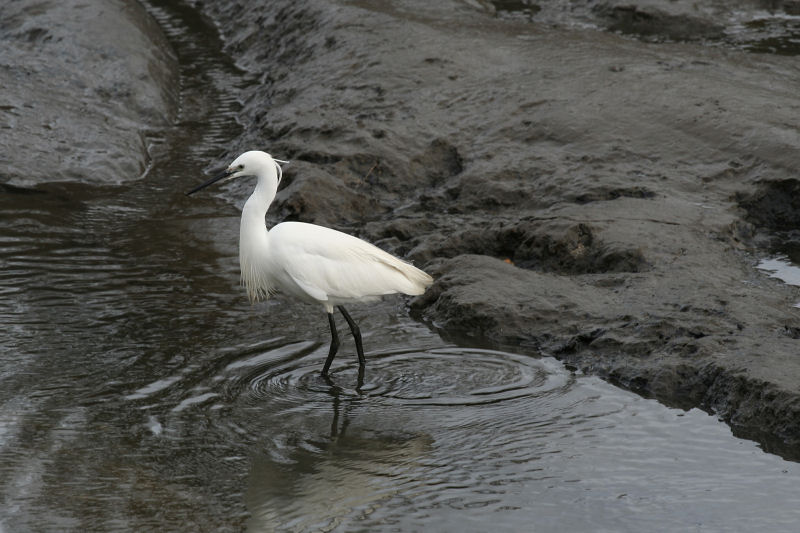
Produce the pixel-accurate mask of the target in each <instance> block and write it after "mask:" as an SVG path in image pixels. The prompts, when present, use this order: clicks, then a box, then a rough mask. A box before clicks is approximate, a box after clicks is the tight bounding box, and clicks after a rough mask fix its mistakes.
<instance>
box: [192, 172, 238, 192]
mask: <svg viewBox="0 0 800 533" xmlns="http://www.w3.org/2000/svg"><path fill="white" fill-rule="evenodd" d="M234 172H236V171H235V170H233V169H231V168H228V169H225V171H224V172H221V173H220V174H218V175H216V176H214V177H213V178H211V179H210V180H208V181H207V182H205V183H201V184H200V185H198V186H197V187H195V188H194V189H192V190H191V191H189V192H187V193H186V196H189V195H190V194H194V193H196V192H197V191H199V190H200V189H205V188H206V187H208V186H209V185H211V184H214V183H216V182H218V181H219V180H221V179H225V178H227V177H228V176H230V175H231V174H233V173H234Z"/></svg>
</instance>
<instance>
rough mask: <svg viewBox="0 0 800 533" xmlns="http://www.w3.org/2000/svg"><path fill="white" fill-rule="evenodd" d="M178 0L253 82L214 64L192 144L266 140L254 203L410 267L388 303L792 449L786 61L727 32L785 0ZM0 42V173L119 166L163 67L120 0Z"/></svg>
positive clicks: (10, 16)
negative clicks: (260, 194)
mask: <svg viewBox="0 0 800 533" xmlns="http://www.w3.org/2000/svg"><path fill="white" fill-rule="evenodd" d="M62 4H63V5H62ZM767 4H768V5H767ZM195 5H196V7H197V9H200V10H202V11H203V12H204V14H205V15H206V16H208V17H209V18H210V19H212V20H213V21H214V22H215V23H216V24H217V25H218V27H219V29H220V32H221V34H222V36H223V39H224V42H225V43H226V50H227V52H228V53H229V54H230V55H231V57H232V58H233V59H234V60H235V61H236V63H237V64H238V65H239V66H240V67H242V68H243V69H245V70H246V71H247V72H248V79H253V80H257V82H256V83H253V84H250V85H249V86H248V87H246V88H244V89H241V88H239V87H233V86H232V87H231V91H232V94H231V96H232V97H236V98H240V99H241V100H242V104H243V107H242V109H241V112H240V113H239V116H238V119H239V121H240V122H241V124H242V125H243V126H244V132H243V133H242V134H241V135H240V136H239V137H238V138H237V139H236V140H235V141H234V142H233V143H231V144H230V145H229V146H224V147H220V150H221V152H223V151H224V152H226V153H221V154H220V160H219V161H217V162H209V164H210V165H211V166H221V165H223V164H224V163H226V162H228V161H229V160H230V159H231V158H232V157H234V156H235V155H237V154H238V153H239V152H241V151H244V150H248V149H264V150H267V151H269V152H271V153H273V154H274V155H275V156H276V157H280V158H284V159H291V160H292V163H291V164H290V165H288V166H287V167H286V171H285V177H284V183H283V186H282V189H281V191H280V192H279V194H278V198H277V202H276V205H275V206H273V208H272V210H271V211H270V213H269V214H268V218H270V220H269V222H270V223H276V222H278V221H280V220H304V221H310V222H316V223H321V224H326V225H330V226H332V227H335V228H338V229H341V230H344V231H349V232H351V233H355V234H358V235H360V236H361V237H364V238H366V239H369V240H371V241H373V242H375V243H376V244H378V245H380V246H382V247H383V248H385V249H387V250H389V251H391V252H393V253H396V254H399V255H401V256H404V257H406V258H408V259H410V260H412V261H414V262H415V263H416V264H417V265H419V266H421V267H423V268H425V269H426V270H428V271H429V272H430V273H432V274H433V275H434V276H435V278H436V282H435V284H434V285H433V287H432V288H431V289H430V290H429V292H428V293H427V294H425V295H424V296H422V297H419V298H417V299H415V300H413V301H412V303H411V306H412V312H414V313H416V315H417V316H418V317H420V318H421V319H423V320H425V321H427V322H428V323H429V324H431V325H432V326H433V327H435V328H437V329H438V330H439V331H441V332H442V333H443V334H444V335H446V336H450V337H454V338H467V339H468V342H470V343H488V344H493V345H501V346H504V347H506V348H508V347H511V348H514V349H516V350H519V351H522V352H525V353H532V354H536V353H542V354H549V355H554V356H556V357H558V358H560V359H562V360H563V361H565V362H566V363H567V364H569V365H572V366H574V367H575V368H577V369H580V370H582V371H584V372H589V373H594V374H597V375H600V376H603V377H605V378H607V379H609V380H612V381H613V382H615V383H617V384H620V385H622V386H625V387H628V388H630V389H632V390H635V391H637V392H640V393H641V394H644V395H648V396H652V397H655V398H658V399H659V400H661V401H664V402H666V403H668V404H671V405H677V406H681V407H691V406H700V407H702V408H705V409H707V410H710V411H713V412H716V413H718V414H719V416H720V417H722V418H724V419H725V420H727V421H728V422H729V423H730V424H731V426H732V427H733V428H734V429H735V430H737V431H738V432H739V433H740V434H744V435H748V436H752V437H754V438H757V439H759V440H760V441H761V442H762V443H764V444H765V447H766V448H767V449H772V450H775V451H778V452H780V453H782V454H784V455H787V456H792V457H794V458H798V457H800V349H799V348H800V309H798V308H795V307H794V304H795V303H797V302H798V300H800V290H798V289H797V288H794V287H791V286H787V285H784V284H782V283H781V282H779V281H777V280H775V279H772V278H770V277H768V276H767V275H766V274H764V273H762V272H760V271H758V270H757V269H756V268H755V265H756V263H757V260H758V258H759V257H761V256H762V255H763V254H765V253H767V247H769V246H772V245H773V244H774V243H775V241H776V239H777V240H780V239H781V238H784V237H785V238H789V237H792V236H793V235H794V233H793V230H797V229H798V228H800V199H798V198H800V196H799V195H798V193H800V178H799V177H798V175H797V169H798V168H800V150H798V147H799V146H800V130H799V129H798V128H799V125H798V121H799V120H800V100H799V99H798V87H799V86H800V64H798V62H797V58H796V57H791V56H782V55H780V54H778V53H773V54H755V53H750V52H748V51H746V49H748V46H745V44H746V43H744V44H743V43H742V42H741V41H742V38H741V34H737V33H735V32H732V31H731V28H733V27H735V26H736V25H737V24H740V21H739V19H737V17H741V14H742V13H747V12H750V11H752V10H760V9H766V8H770V9H777V10H781V9H782V10H784V12H785V13H786V14H787V15H791V14H792V13H794V10H796V12H797V13H800V5H799V4H798V3H797V2H792V1H787V2H777V3H776V2H757V1H755V0H754V1H750V2H747V1H742V2H732V3H722V2H712V1H709V2H684V1H678V2H646V1H642V2H624V3H623V2H613V1H609V2H602V3H595V2H588V1H583V2H582V1H578V0H576V1H575V2H572V3H570V4H569V6H570V8H569V9H567V10H561V11H559V10H558V9H557V8H554V7H553V6H563V5H566V4H565V3H562V2H559V3H542V5H541V6H538V5H536V4H533V3H531V2H501V1H497V2H487V1H485V0H462V1H457V0H442V1H439V2H423V1H420V0H397V1H392V2H389V1H380V0H377V1H360V0H355V1H350V2H348V1H344V0H341V1H317V0H308V1H295V0H275V1H273V2H270V3H269V5H268V6H265V5H264V4H263V3H262V2H251V1H248V0H204V1H203V2H202V3H200V2H197V3H196V4H195ZM509 5H511V6H517V7H518V6H519V5H523V6H526V8H525V10H520V9H517V8H516V7H515V9H508V7H509ZM120 6H123V7H120ZM665 6H666V7H665ZM104 7H109V8H108V9H104ZM23 8H24V9H23ZM504 9H505V11H504ZM504 13H506V14H505V15H504ZM795 14H796V13H795ZM506 15H507V16H506ZM87 20H91V21H93V23H92V24H88V25H87V24H86V23H85V21H87ZM76 27H79V28H84V31H81V32H76V31H74V28H76ZM71 28H72V29H71ZM764 28H765V26H764V25H762V26H757V27H756V29H755V30H754V31H758V32H763V31H766V30H765V29H764ZM615 32H616V33H615ZM621 34H622V35H621ZM0 40H2V43H3V46H4V51H3V54H2V64H0V69H2V71H3V74H2V84H3V101H2V102H0V116H2V117H3V120H2V127H3V128H5V130H4V133H3V134H2V135H0V153H1V157H2V159H3V161H2V175H0V183H3V184H7V185H6V186H8V185H11V186H23V187H29V186H36V185H37V184H40V183H44V182H49V181H70V180H81V181H85V180H86V179H90V180H91V179H95V178H96V179H97V181H98V183H114V182H121V181H125V180H131V179H136V178H137V177H139V176H140V175H141V174H142V172H144V171H145V170H146V165H147V158H148V155H147V142H148V140H147V139H148V131H150V129H151V128H156V129H157V128H158V127H159V126H163V125H164V124H166V123H169V122H170V121H171V120H173V119H174V117H175V113H176V111H177V107H176V106H177V103H176V101H175V100H176V94H177V93H176V92H175V91H176V88H177V84H178V80H177V74H176V72H177V68H176V66H175V59H174V57H172V55H171V53H170V52H169V46H168V45H167V44H166V43H165V42H164V39H163V36H162V35H161V33H160V30H159V28H158V27H157V25H156V24H155V23H154V22H153V21H152V20H151V19H149V18H148V16H147V15H146V13H144V11H143V10H142V8H141V7H140V6H139V5H138V4H136V3H134V2H123V1H122V0H89V1H87V2H83V3H82V4H81V7H76V6H75V5H73V4H71V3H57V2H56V3H45V4H41V5H39V7H37V9H35V10H32V9H31V5H30V4H29V3H27V2H23V3H15V2H5V3H3V4H2V6H0ZM740 45H741V46H740ZM781 50H782V51H783V52H786V50H784V49H781ZM31 146H35V150H32V149H31V148H30V147H31ZM2 187H3V186H2V185H0V190H2V189H1V188H2ZM230 187H231V188H234V189H235V194H231V192H230V191H223V192H217V194H225V196H226V197H237V198H244V197H246V195H247V194H249V192H250V187H251V184H249V183H245V182H241V183H240V182H234V184H233V185H231V186H230ZM182 192H183V191H176V194H182Z"/></svg>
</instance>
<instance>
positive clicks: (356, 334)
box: [336, 305, 367, 374]
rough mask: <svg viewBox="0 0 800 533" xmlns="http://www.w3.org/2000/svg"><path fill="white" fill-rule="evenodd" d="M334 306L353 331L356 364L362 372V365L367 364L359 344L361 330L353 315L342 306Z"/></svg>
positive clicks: (362, 348)
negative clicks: (356, 355)
mask: <svg viewBox="0 0 800 533" xmlns="http://www.w3.org/2000/svg"><path fill="white" fill-rule="evenodd" d="M336 308H337V309H338V310H339V312H340V313H342V316H343V317H344V319H345V320H347V325H348V326H350V331H352V332H353V338H354V339H355V340H356V352H358V366H359V368H360V369H362V374H363V368H364V365H366V364H367V360H366V359H365V358H364V347H363V346H362V344H361V330H360V329H358V324H356V322H355V320H353V317H351V316H350V313H348V312H347V311H346V310H345V308H344V307H342V306H341V305H337V306H336Z"/></svg>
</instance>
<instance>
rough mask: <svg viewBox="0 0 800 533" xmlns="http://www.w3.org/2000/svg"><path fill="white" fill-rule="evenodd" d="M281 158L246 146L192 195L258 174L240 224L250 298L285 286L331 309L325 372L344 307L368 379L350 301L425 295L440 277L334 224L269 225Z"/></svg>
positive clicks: (335, 345) (242, 261)
mask: <svg viewBox="0 0 800 533" xmlns="http://www.w3.org/2000/svg"><path fill="white" fill-rule="evenodd" d="M279 163H286V162H285V161H281V160H279V159H273V158H272V156H271V155H269V154H267V153H265V152H260V151H250V152H245V153H243V154H242V155H240V156H239V157H237V158H236V160H235V161H234V162H233V163H232V164H231V165H230V166H229V167H228V168H227V169H226V170H225V171H224V172H222V173H221V174H219V175H217V176H215V177H213V178H211V179H210V180H208V181H206V182H205V183H203V184H201V185H198V186H197V187H195V188H194V189H192V190H191V191H189V192H188V193H186V194H187V195H189V194H193V193H195V192H197V191H199V190H200V189H203V188H205V187H208V186H209V185H211V184H212V183H216V182H218V181H221V180H228V179H233V178H238V177H241V176H255V177H256V178H257V179H258V182H257V183H256V188H255V190H254V191H253V194H252V195H251V196H250V198H249V199H248V200H247V202H246V203H245V204H244V208H243V209H242V222H241V226H240V230H239V265H240V268H241V272H242V282H243V283H244V285H245V287H246V288H247V294H248V296H249V297H250V301H252V302H255V301H258V300H261V299H266V298H268V297H269V296H271V295H272V294H273V293H275V292H278V291H281V292H283V293H286V294H289V295H291V296H294V297H296V298H298V299H300V300H302V301H305V302H308V303H313V304H318V305H321V306H322V307H323V308H324V309H325V311H326V312H327V313H328V323H329V325H330V329H331V346H330V351H329V352H328V358H327V359H326V360H325V365H324V366H323V367H322V375H323V376H327V375H328V370H329V369H330V366H331V363H332V362H333V359H334V357H335V356H336V352H337V350H338V349H339V336H338V334H337V333H336V324H335V322H334V318H333V312H334V308H336V309H338V310H339V311H340V312H341V313H342V316H343V317H344V319H345V321H347V325H348V326H349V327H350V331H351V332H352V333H353V338H354V339H355V343H356V351H357V353H358V363H359V378H361V377H362V376H363V371H364V365H365V364H366V360H365V358H364V349H363V346H362V343H361V332H360V331H359V329H358V325H357V324H356V323H355V321H354V320H353V318H352V317H351V316H350V314H349V313H348V312H347V310H345V308H344V305H345V304H350V303H355V302H370V301H375V300H377V299H379V298H380V297H381V296H383V295H388V294H396V293H402V294H408V295H418V294H422V293H423V292H425V289H427V288H428V286H430V284H431V283H433V278H431V277H430V276H429V275H428V274H426V273H425V272H423V271H422V270H420V269H418V268H416V267H415V266H413V265H411V264H409V263H407V262H405V261H403V260H401V259H398V258H397V257H394V256H393V255H391V254H389V253H387V252H384V251H383V250H381V249H380V248H378V247H377V246H374V245H372V244H370V243H368V242H366V241H363V240H361V239H358V238H356V237H353V236H351V235H347V234H346V233H342V232H340V231H336V230H333V229H330V228H326V227H323V226H317V225H315V224H306V223H303V222H283V223H281V224H278V225H276V226H274V227H273V228H272V229H271V230H267V225H266V222H265V219H264V217H265V215H266V213H267V210H268V209H269V206H270V204H271V203H272V201H273V200H274V199H275V195H276V193H277V191H278V184H279V183H280V180H281V177H282V176H283V172H282V170H281V167H280V165H279Z"/></svg>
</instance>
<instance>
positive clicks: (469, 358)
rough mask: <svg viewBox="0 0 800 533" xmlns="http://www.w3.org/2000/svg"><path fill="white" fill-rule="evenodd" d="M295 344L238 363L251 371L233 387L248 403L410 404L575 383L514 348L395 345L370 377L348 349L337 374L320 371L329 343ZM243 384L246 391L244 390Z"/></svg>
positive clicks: (503, 395) (539, 391)
mask: <svg viewBox="0 0 800 533" xmlns="http://www.w3.org/2000/svg"><path fill="white" fill-rule="evenodd" d="M286 348H287V347H282V348H280V349H278V350H276V352H281V353H280V354H278V353H276V354H275V357H274V358H270V357H269V354H258V355H256V356H254V357H253V358H252V359H253V360H258V361H260V362H261V364H260V365H259V364H253V365H248V364H247V362H238V363H235V364H234V365H229V369H230V368H231V367H239V366H246V367H248V368H249V370H250V372H248V373H247V374H245V375H239V376H237V377H236V378H235V379H234V384H233V385H232V386H231V390H229V391H228V392H229V394H231V395H244V396H246V397H247V398H248V400H247V401H248V402H261V401H277V402H279V403H282V404H286V403H289V404H292V403H295V402H298V403H303V404H305V405H308V402H313V401H321V402H323V403H325V404H327V403H329V401H330V396H331V395H332V394H333V395H336V396H350V397H360V398H364V399H367V398H370V399H376V400H377V399H380V400H386V401H388V402H393V403H400V404H403V405H431V406H450V405H452V406H458V405H462V406H466V405H481V404H491V403H497V402H503V401H507V400H513V399H518V398H524V397H530V396H541V395H545V394H548V393H550V392H552V391H554V390H559V389H561V388H563V387H565V386H568V383H569V381H570V379H571V378H570V375H569V374H568V373H565V372H564V371H563V369H562V368H561V366H560V365H559V363H557V362H556V361H554V360H551V359H535V358H532V357H527V356H522V355H515V354H511V353H506V352H501V351H494V350H483V349H476V348H469V349H466V348H458V347H447V348H438V349H429V350H393V351H387V352H383V353H369V354H367V367H366V371H365V375H364V380H363V383H361V384H360V386H359V378H358V369H357V365H356V363H355V361H354V360H348V359H354V358H352V357H351V356H349V354H341V355H339V356H338V357H337V359H336V361H335V362H334V365H333V371H332V372H331V375H330V377H329V378H323V377H321V376H320V374H319V371H320V368H321V366H322V362H323V361H324V355H325V354H324V353H323V352H324V347H319V348H318V349H317V350H312V351H310V350H309V346H308V345H305V344H304V345H302V346H298V347H297V348H298V350H297V353H294V354H292V353H287V350H286ZM237 389H238V391H237Z"/></svg>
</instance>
